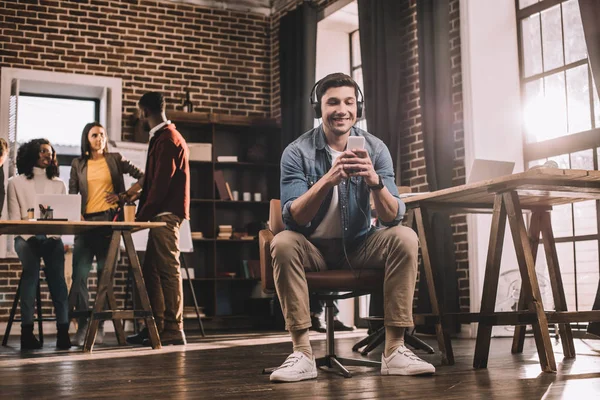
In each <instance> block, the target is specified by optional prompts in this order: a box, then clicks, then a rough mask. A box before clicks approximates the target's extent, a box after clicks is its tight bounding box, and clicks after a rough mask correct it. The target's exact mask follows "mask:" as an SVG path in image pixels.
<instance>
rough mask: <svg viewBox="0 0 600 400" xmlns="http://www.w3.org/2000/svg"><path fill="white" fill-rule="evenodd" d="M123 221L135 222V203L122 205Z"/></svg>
mask: <svg viewBox="0 0 600 400" xmlns="http://www.w3.org/2000/svg"><path fill="white" fill-rule="evenodd" d="M123 216H124V218H125V222H135V204H125V206H124V207H123Z"/></svg>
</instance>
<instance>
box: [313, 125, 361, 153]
mask: <svg viewBox="0 0 600 400" xmlns="http://www.w3.org/2000/svg"><path fill="white" fill-rule="evenodd" d="M315 133H316V135H314V144H315V148H316V149H317V150H323V149H325V146H326V145H327V141H326V140H325V130H324V129H323V124H321V125H319V126H318V128H317V131H316V132H315ZM350 136H358V133H357V132H356V128H355V127H354V125H353V126H352V128H350Z"/></svg>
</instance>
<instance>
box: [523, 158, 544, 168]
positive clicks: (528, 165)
mask: <svg viewBox="0 0 600 400" xmlns="http://www.w3.org/2000/svg"><path fill="white" fill-rule="evenodd" d="M545 162H546V159H545V158H543V159H541V160H534V161H529V162H528V163H527V169H531V168H533V167H535V166H537V165H544V163H545Z"/></svg>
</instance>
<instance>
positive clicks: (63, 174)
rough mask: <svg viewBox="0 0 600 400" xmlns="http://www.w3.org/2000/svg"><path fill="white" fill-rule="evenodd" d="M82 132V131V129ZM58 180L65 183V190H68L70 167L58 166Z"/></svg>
mask: <svg viewBox="0 0 600 400" xmlns="http://www.w3.org/2000/svg"><path fill="white" fill-rule="evenodd" d="M82 130H83V129H82ZM58 173H59V176H58V177H59V178H60V180H61V181H63V182H64V183H65V186H66V187H67V189H68V188H69V176H70V174H71V166H70V165H59V166H58Z"/></svg>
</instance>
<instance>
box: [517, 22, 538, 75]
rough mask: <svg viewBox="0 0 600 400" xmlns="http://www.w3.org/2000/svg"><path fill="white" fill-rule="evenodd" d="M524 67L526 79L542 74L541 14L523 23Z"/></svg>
mask: <svg viewBox="0 0 600 400" xmlns="http://www.w3.org/2000/svg"><path fill="white" fill-rule="evenodd" d="M521 30H522V37H521V40H522V47H523V67H524V70H525V71H524V74H525V77H528V76H531V75H534V74H539V73H540V72H542V43H541V31H540V14H539V13H538V14H534V15H532V16H530V17H528V18H525V19H524V20H523V21H522V22H521Z"/></svg>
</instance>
